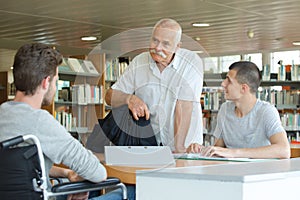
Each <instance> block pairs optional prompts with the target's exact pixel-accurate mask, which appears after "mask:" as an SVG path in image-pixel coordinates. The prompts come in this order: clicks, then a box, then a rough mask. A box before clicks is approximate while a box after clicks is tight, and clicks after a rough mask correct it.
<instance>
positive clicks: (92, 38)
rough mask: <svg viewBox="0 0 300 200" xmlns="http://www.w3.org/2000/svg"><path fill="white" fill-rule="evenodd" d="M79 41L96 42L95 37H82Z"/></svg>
mask: <svg viewBox="0 0 300 200" xmlns="http://www.w3.org/2000/svg"><path fill="white" fill-rule="evenodd" d="M81 40H82V41H94V40H97V37H95V36H83V37H81Z"/></svg>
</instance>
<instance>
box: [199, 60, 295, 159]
mask: <svg viewBox="0 0 300 200" xmlns="http://www.w3.org/2000/svg"><path fill="white" fill-rule="evenodd" d="M260 82H261V75H260V72H259V69H258V68H257V66H256V65H255V64H254V63H252V62H248V61H240V62H235V63H233V64H232V65H231V66H230V67H229V72H228V73H227V76H226V79H225V80H224V81H223V82H222V87H223V88H224V93H225V99H226V100H228V101H227V102H225V103H223V104H222V106H221V108H220V111H219V113H218V118H217V126H216V129H215V131H214V136H215V137H216V143H215V145H214V146H209V147H203V148H202V149H201V153H202V155H204V156H217V157H247V158H289V157H290V147H289V143H288V139H287V135H286V132H285V130H284V128H283V127H282V124H281V121H280V117H279V113H278V111H277V109H276V108H275V107H274V106H273V105H271V104H270V103H268V102H265V101H260V100H258V99H257V98H256V92H257V89H258V87H259V85H260Z"/></svg>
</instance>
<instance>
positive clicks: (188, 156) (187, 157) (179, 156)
mask: <svg viewBox="0 0 300 200" xmlns="http://www.w3.org/2000/svg"><path fill="white" fill-rule="evenodd" d="M173 156H174V158H175V159H185V160H215V161H232V162H260V161H268V160H274V159H254V158H223V157H205V156H202V155H200V154H196V153H183V154H182V153H177V154H173Z"/></svg>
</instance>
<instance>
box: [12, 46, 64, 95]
mask: <svg viewBox="0 0 300 200" xmlns="http://www.w3.org/2000/svg"><path fill="white" fill-rule="evenodd" d="M61 63H62V55H61V54H60V53H59V52H58V51H57V50H55V49H53V48H51V47H49V46H47V45H45V44H39V43H34V44H25V45H23V46H22V47H20V48H19V50H18V51H17V53H16V55H15V59H14V64H13V76H14V84H15V86H16V90H18V91H22V92H24V93H25V95H33V94H34V93H35V92H36V89H37V87H38V86H39V85H40V84H41V82H42V80H43V79H44V78H46V77H48V76H50V81H52V79H53V77H54V76H55V75H56V69H57V67H58V65H60V64H61Z"/></svg>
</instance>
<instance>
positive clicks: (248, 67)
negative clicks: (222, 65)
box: [229, 61, 261, 93]
mask: <svg viewBox="0 0 300 200" xmlns="http://www.w3.org/2000/svg"><path fill="white" fill-rule="evenodd" d="M233 69H234V70H236V79H237V81H238V83H240V84H247V85H248V86H249V87H250V92H251V93H255V92H257V89H258V87H259V85H260V83H261V73H260V71H259V69H258V67H257V66H256V64H254V63H253V62H250V61H239V62H235V63H233V64H231V65H230V66H229V70H233Z"/></svg>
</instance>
